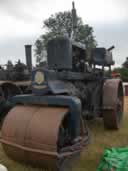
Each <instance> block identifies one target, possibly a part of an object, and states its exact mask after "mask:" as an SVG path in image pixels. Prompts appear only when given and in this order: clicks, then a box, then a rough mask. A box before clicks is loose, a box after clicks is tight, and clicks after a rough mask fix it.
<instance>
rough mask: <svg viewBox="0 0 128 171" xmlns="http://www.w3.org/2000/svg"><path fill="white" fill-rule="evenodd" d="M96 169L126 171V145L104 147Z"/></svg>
mask: <svg viewBox="0 0 128 171" xmlns="http://www.w3.org/2000/svg"><path fill="white" fill-rule="evenodd" d="M96 171H128V147H126V148H124V147H123V148H106V149H105V151H104V154H103V157H102V159H101V161H100V164H99V166H98V168H97V170H96Z"/></svg>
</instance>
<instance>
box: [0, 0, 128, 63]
mask: <svg viewBox="0 0 128 171" xmlns="http://www.w3.org/2000/svg"><path fill="white" fill-rule="evenodd" d="M71 5H72V0H21V1H20V0H0V63H6V62H7V60H8V59H10V60H12V61H13V62H15V61H17V60H18V59H19V58H20V59H21V60H22V61H25V55H24V45H25V44H34V42H35V40H36V39H37V38H38V37H39V36H40V35H41V34H42V33H43V29H42V23H43V20H45V19H46V18H48V17H49V16H50V15H51V14H54V13H55V12H59V11H66V10H71ZM75 5H76V8H77V14H78V15H79V16H80V17H82V19H83V21H84V23H87V24H89V25H90V26H92V27H93V28H94V35H95V36H96V40H97V41H98V45H99V46H104V47H106V48H108V47H109V46H111V45H115V46H116V49H115V50H114V59H115V61H116V64H117V65H120V64H122V62H123V61H124V60H125V57H126V56H128V0H75Z"/></svg>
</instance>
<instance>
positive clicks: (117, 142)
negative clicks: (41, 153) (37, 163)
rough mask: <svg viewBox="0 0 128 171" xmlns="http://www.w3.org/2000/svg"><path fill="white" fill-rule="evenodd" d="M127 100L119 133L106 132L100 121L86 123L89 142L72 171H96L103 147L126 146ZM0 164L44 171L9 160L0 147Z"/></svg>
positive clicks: (14, 169)
mask: <svg viewBox="0 0 128 171" xmlns="http://www.w3.org/2000/svg"><path fill="white" fill-rule="evenodd" d="M127 106H128V99H126V98H125V114H124V119H123V122H122V125H121V128H120V130H119V131H108V130H105V129H104V127H103V122H102V120H96V121H90V122H89V123H88V125H89V129H90V134H91V142H90V144H89V145H88V147H87V148H85V149H84V151H83V152H82V154H81V157H80V160H79V161H78V162H77V163H76V164H75V165H74V169H73V170H72V171H96V168H97V166H98V164H99V161H100V158H101V156H102V153H103V151H104V148H105V147H116V146H128V114H127V113H128V109H127V108H128V107H127ZM0 163H2V164H4V165H5V166H6V167H7V168H8V170H9V171H46V170H43V169H34V168H31V167H30V166H25V165H21V164H19V163H16V162H15V161H12V160H10V159H9V158H8V157H7V156H6V155H5V154H4V152H3V150H2V147H1V146H0Z"/></svg>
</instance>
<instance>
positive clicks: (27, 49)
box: [25, 45, 32, 72]
mask: <svg viewBox="0 0 128 171" xmlns="http://www.w3.org/2000/svg"><path fill="white" fill-rule="evenodd" d="M25 56H26V64H27V67H28V70H29V72H31V71H32V45H25Z"/></svg>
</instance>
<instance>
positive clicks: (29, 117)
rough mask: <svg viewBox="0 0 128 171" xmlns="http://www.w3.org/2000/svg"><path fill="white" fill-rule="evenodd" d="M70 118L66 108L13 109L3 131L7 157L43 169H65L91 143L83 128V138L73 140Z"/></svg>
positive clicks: (81, 134)
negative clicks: (88, 141) (67, 162)
mask: <svg viewBox="0 0 128 171" xmlns="http://www.w3.org/2000/svg"><path fill="white" fill-rule="evenodd" d="M69 116H70V112H69V109H68V108H64V107H42V106H16V107H14V108H13V109H12V110H11V111H10V112H9V113H8V115H7V116H6V118H5V121H4V123H3V127H2V139H1V142H2V145H3V148H4V150H5V152H6V154H7V155H8V156H9V157H11V158H13V159H15V160H18V161H23V162H26V163H30V164H32V165H36V166H41V167H43V168H52V169H53V170H60V169H61V168H62V167H63V168H64V166H65V163H66V160H67V159H69V161H70V160H71V159H72V158H73V157H74V156H77V155H78V154H79V153H80V151H81V150H82V147H83V146H84V145H85V144H86V142H87V140H88V136H87V132H86V131H87V130H85V129H84V127H83V125H82V124H81V133H80V136H79V137H76V138H75V139H72V138H71V136H70V124H71V123H69V118H68V117H69ZM81 123H82V122H81Z"/></svg>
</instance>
